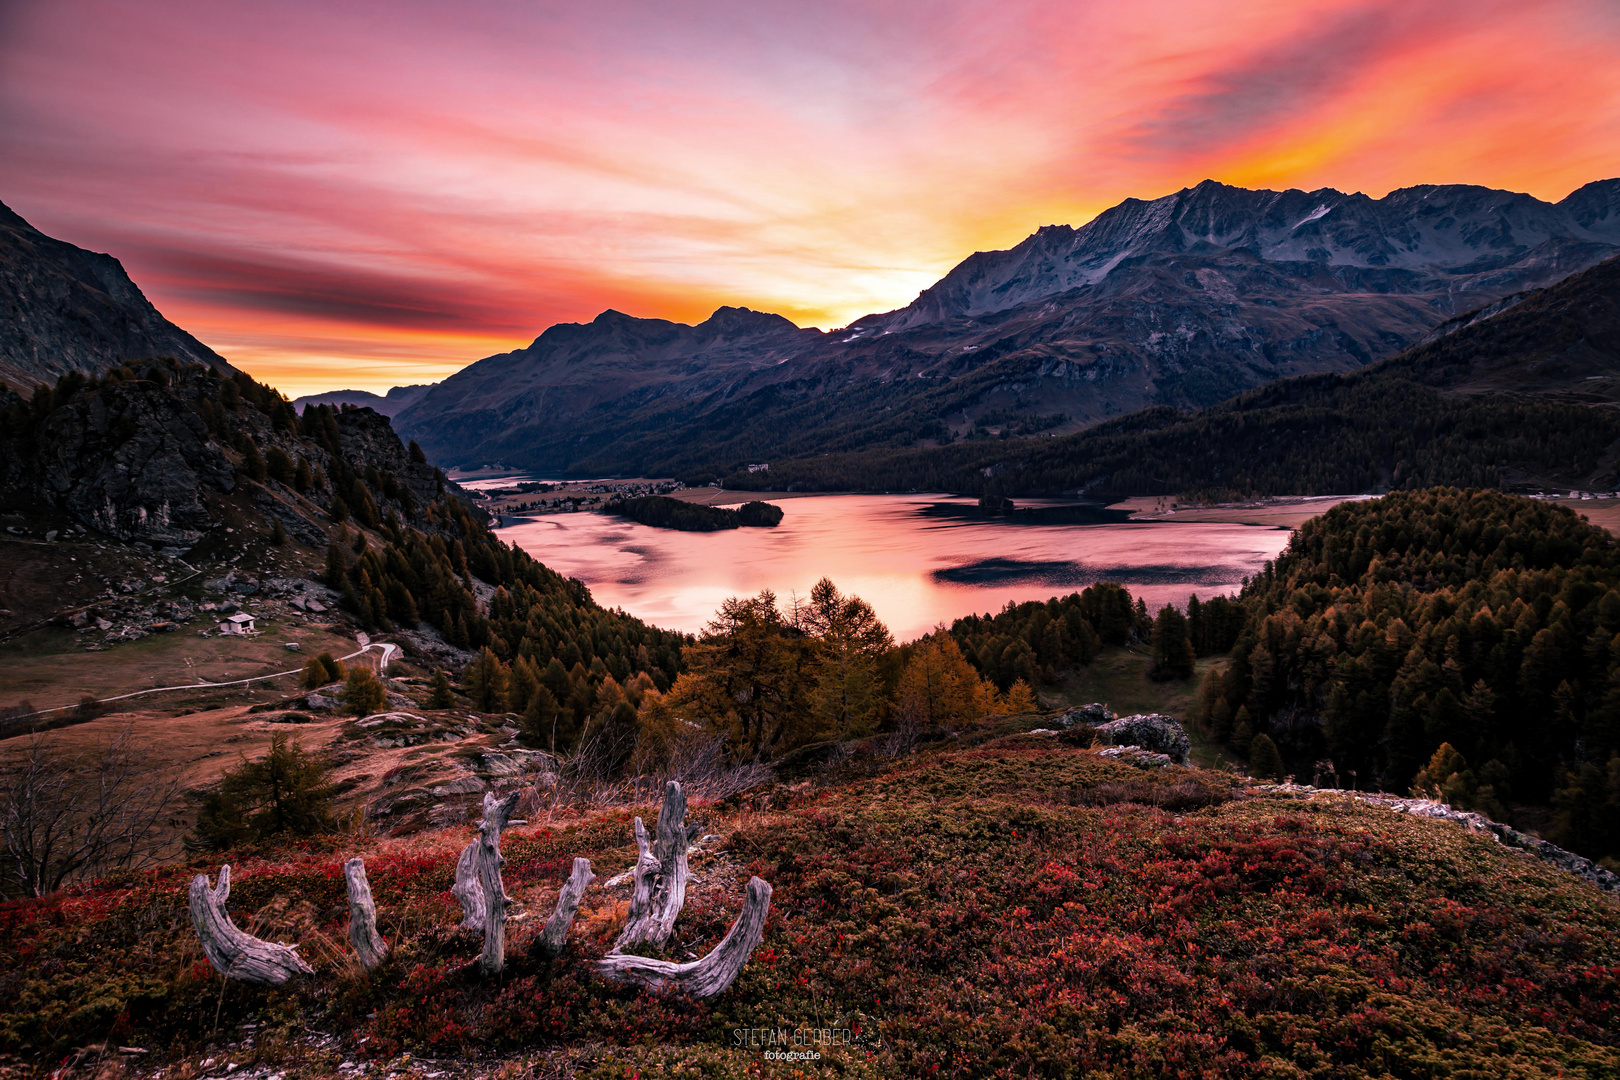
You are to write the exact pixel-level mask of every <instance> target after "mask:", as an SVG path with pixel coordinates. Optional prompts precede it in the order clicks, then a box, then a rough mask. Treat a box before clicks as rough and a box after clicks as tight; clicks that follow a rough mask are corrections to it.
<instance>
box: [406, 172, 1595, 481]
mask: <svg viewBox="0 0 1620 1080" xmlns="http://www.w3.org/2000/svg"><path fill="white" fill-rule="evenodd" d="M1617 252H1620V180H1606V181H1600V182H1597V183H1594V184H1588V185H1587V186H1585V187H1583V188H1581V189H1580V190H1579V191H1576V192H1575V193H1573V194H1572V195H1570V196H1569V197H1568V198H1566V199H1564V200H1563V201H1561V202H1559V203H1547V202H1542V201H1541V200H1538V199H1535V198H1532V197H1531V196H1528V195H1523V194H1516V193H1513V192H1505V191H1494V190H1491V189H1488V188H1482V187H1472V186H1464V185H1451V186H1423V187H1414V188H1405V189H1402V190H1400V191H1395V192H1392V193H1390V194H1389V195H1388V196H1386V197H1384V198H1382V199H1370V198H1368V197H1367V196H1365V195H1359V194H1352V195H1347V194H1344V193H1342V192H1338V191H1334V190H1332V189H1322V190H1320V191H1314V192H1305V191H1284V192H1273V191H1249V190H1246V189H1243V188H1234V187H1229V186H1226V185H1223V184H1217V183H1214V182H1212V181H1205V182H1204V183H1202V184H1199V185H1198V186H1196V187H1193V188H1187V189H1183V190H1182V191H1179V192H1176V193H1174V194H1172V195H1167V196H1165V197H1164V198H1161V199H1156V200H1153V201H1151V202H1143V201H1140V200H1135V199H1132V200H1127V201H1125V202H1123V203H1121V204H1120V205H1118V206H1116V207H1113V208H1111V209H1110V210H1107V211H1105V212H1104V213H1102V214H1100V215H1099V216H1098V217H1097V218H1096V219H1095V220H1093V221H1091V222H1090V223H1088V224H1086V225H1084V226H1081V227H1079V228H1070V227H1068V226H1049V227H1047V228H1043V229H1041V230H1039V231H1038V232H1036V233H1035V234H1034V235H1032V236H1031V237H1029V238H1028V239H1027V240H1025V241H1024V242H1023V243H1021V244H1019V245H1017V246H1016V247H1014V248H1011V249H1009V250H1007V251H995V252H981V253H978V254H976V255H973V256H971V257H969V258H968V259H966V260H964V261H963V262H962V263H961V264H960V265H959V266H957V267H956V268H955V269H954V270H952V271H951V272H950V273H949V274H947V275H946V276H945V277H944V278H942V279H941V280H940V282H939V283H938V284H936V285H935V286H933V287H932V288H930V289H928V290H926V291H925V292H923V293H922V295H920V296H919V297H918V298H917V300H916V301H914V302H913V303H912V304H910V305H908V306H906V307H905V308H901V309H899V310H897V311H892V312H889V313H887V314H882V315H871V316H867V317H865V318H862V319H860V320H857V321H856V322H855V323H852V324H851V325H850V326H848V327H845V328H843V329H842V330H838V331H834V332H831V333H826V334H823V333H819V332H816V331H813V330H800V329H798V328H796V327H794V326H793V325H792V324H791V323H788V322H787V321H786V320H785V319H781V318H779V317H777V316H770V315H764V314H761V313H757V312H750V311H746V310H743V309H730V308H723V309H721V310H720V311H718V312H716V313H715V315H714V317H712V318H711V319H709V320H708V321H706V322H704V323H702V324H700V325H698V326H696V327H688V326H683V325H680V324H675V323H668V322H664V321H662V320H651V319H634V318H631V317H629V316H625V315H621V314H619V313H617V312H606V313H604V314H603V315H602V316H600V317H598V318H597V319H596V320H595V321H593V322H591V323H589V324H583V325H581V324H567V325H560V326H555V327H552V328H551V329H550V330H547V331H546V332H545V333H544V334H542V335H541V336H540V338H538V339H537V340H536V341H535V343H534V344H533V345H531V346H529V347H528V348H526V349H520V350H517V351H515V352H512V353H507V354H503V355H501V356H495V357H490V358H488V359H486V360H482V361H479V362H478V363H476V364H472V365H470V366H469V367H467V368H465V369H463V370H462V371H461V372H458V373H457V374H456V375H454V376H452V377H451V378H449V379H447V380H445V381H444V382H443V383H441V384H439V385H438V386H436V387H435V388H433V389H432V390H430V391H429V392H428V393H427V394H425V395H423V397H422V398H421V399H420V400H418V401H416V402H415V403H413V404H412V405H411V406H409V407H408V408H406V409H405V410H403V411H402V412H400V413H399V415H398V420H399V425H400V428H401V430H402V431H404V432H405V433H407V434H409V435H411V436H413V437H415V438H417V439H418V440H419V441H420V442H421V443H422V445H423V447H424V448H425V449H426V450H427V451H428V452H429V453H430V454H432V455H434V457H435V459H436V460H440V461H442V462H444V463H446V464H478V463H480V462H483V461H491V460H501V461H504V462H507V463H509V464H514V465H519V466H527V467H530V468H536V469H543V470H546V471H551V472H558V473H569V472H574V473H580V472H607V473H612V472H618V473H634V472H643V471H658V472H669V471H680V470H692V469H702V468H710V469H716V470H718V471H722V472H724V471H728V470H729V469H730V468H732V467H734V466H736V465H738V464H741V463H743V462H745V461H755V462H757V461H762V460H765V461H768V460H772V459H780V458H783V457H794V456H799V455H806V454H814V453H825V452H836V451H849V450H861V449H869V448H889V449H897V448H902V447H908V446H919V445H931V444H934V443H937V442H941V441H950V440H951V439H953V438H961V437H963V436H965V435H968V434H971V433H972V432H973V431H974V429H975V426H976V421H980V420H983V419H985V418H987V417H988V418H990V419H989V420H988V421H986V424H985V425H984V426H986V427H988V428H989V429H990V430H992V431H995V430H1002V429H1011V430H1014V431H1016V430H1021V429H1023V430H1027V429H1030V428H1051V427H1053V426H1054V425H1056V426H1057V429H1058V430H1060V431H1061V430H1068V431H1073V430H1076V429H1079V428H1083V427H1086V426H1089V425H1091V424H1095V423H1098V422H1100V421H1103V420H1107V419H1110V418H1115V417H1119V416H1122V415H1125V414H1128V413H1130V412H1133V411H1135V410H1138V409H1141V408H1144V407H1148V406H1154V405H1167V406H1171V407H1174V408H1178V409H1188V408H1199V407H1205V406H1209V405H1213V404H1215V403H1217V402H1220V401H1222V400H1224V399H1226V398H1229V397H1231V396H1233V395H1234V394H1237V393H1240V392H1242V391H1243V390H1246V389H1249V388H1253V387H1256V386H1260V385H1263V384H1265V383H1267V382H1270V381H1272V380H1274V379H1278V378H1285V377H1289V376H1293V375H1302V374H1309V373H1319V372H1341V373H1343V372H1350V371H1353V370H1355V369H1357V368H1359V367H1362V366H1363V365H1365V364H1367V363H1370V362H1372V361H1374V360H1377V359H1379V358H1381V357H1385V356H1389V355H1391V354H1393V353H1395V352H1398V351H1399V350H1400V349H1402V348H1404V347H1405V346H1407V345H1410V344H1412V343H1413V342H1416V341H1419V340H1421V339H1423V338H1424V337H1425V335H1427V334H1428V333H1430V332H1431V331H1432V330H1434V329H1435V328H1436V327H1437V326H1438V325H1440V324H1442V323H1444V322H1446V321H1447V320H1448V319H1451V318H1454V317H1456V316H1457V315H1459V314H1460V313H1463V312H1470V311H1474V310H1476V309H1479V308H1481V307H1482V306H1484V305H1488V304H1491V303H1494V302H1497V301H1499V300H1502V299H1503V298H1504V297H1510V296H1513V295H1515V294H1518V293H1522V292H1524V291H1525V290H1528V289H1533V288H1535V287H1538V286H1542V285H1546V284H1550V283H1552V282H1555V281H1557V280H1559V279H1561V278H1563V277H1565V276H1567V275H1568V274H1570V273H1573V272H1575V271H1577V270H1581V269H1584V268H1586V267H1588V266H1591V265H1593V264H1594V263H1597V262H1599V261H1601V260H1602V259H1604V258H1606V257H1608V256H1612V255H1614V254H1615V253H1617Z"/></svg>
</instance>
